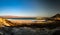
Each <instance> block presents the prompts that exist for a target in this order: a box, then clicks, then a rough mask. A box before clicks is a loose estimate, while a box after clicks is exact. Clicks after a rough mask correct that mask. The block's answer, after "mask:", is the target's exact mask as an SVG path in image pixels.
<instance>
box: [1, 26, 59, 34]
mask: <svg viewBox="0 0 60 35" xmlns="http://www.w3.org/2000/svg"><path fill="white" fill-rule="evenodd" d="M56 32H60V28H55V29H52V30H50V29H46V28H30V27H19V28H17V27H4V28H2V29H0V35H54V34H56ZM57 34H58V33H57Z"/></svg>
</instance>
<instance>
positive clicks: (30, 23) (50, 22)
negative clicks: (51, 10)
mask: <svg viewBox="0 0 60 35" xmlns="http://www.w3.org/2000/svg"><path fill="white" fill-rule="evenodd" d="M58 15H60V14H56V15H55V16H53V17H50V18H45V19H36V20H8V19H7V18H2V17H0V34H1V35H28V34H29V35H54V34H60V33H59V32H60V19H59V17H60V16H58ZM56 17H57V18H56ZM30 33H31V34H30Z"/></svg>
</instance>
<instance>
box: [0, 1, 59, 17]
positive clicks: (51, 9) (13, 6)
mask: <svg viewBox="0 0 60 35" xmlns="http://www.w3.org/2000/svg"><path fill="white" fill-rule="evenodd" d="M57 13H59V14H60V1H59V0H0V16H6V15H12V16H42V17H50V16H53V15H55V14H57Z"/></svg>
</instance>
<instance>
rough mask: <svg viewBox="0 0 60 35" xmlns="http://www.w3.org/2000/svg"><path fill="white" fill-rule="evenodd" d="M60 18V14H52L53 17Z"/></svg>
mask: <svg viewBox="0 0 60 35" xmlns="http://www.w3.org/2000/svg"><path fill="white" fill-rule="evenodd" d="M57 17H58V18H60V14H56V15H54V16H52V18H57Z"/></svg>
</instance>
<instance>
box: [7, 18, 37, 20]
mask: <svg viewBox="0 0 60 35" xmlns="http://www.w3.org/2000/svg"><path fill="white" fill-rule="evenodd" d="M8 20H36V19H35V18H9V19H8Z"/></svg>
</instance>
